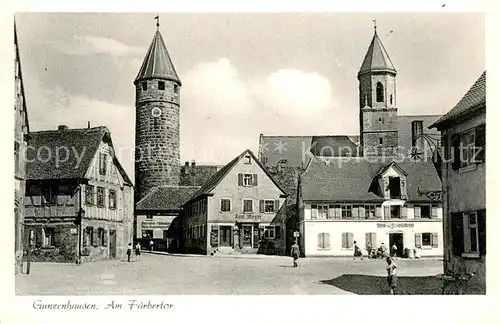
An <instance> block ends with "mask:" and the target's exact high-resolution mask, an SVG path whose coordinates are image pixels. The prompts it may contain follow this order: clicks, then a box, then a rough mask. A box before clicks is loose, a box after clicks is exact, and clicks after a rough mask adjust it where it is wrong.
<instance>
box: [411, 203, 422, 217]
mask: <svg viewBox="0 0 500 324" xmlns="http://www.w3.org/2000/svg"><path fill="white" fill-rule="evenodd" d="M413 210H414V213H415V218H421V215H422V214H421V210H420V206H418V205H415V207H414V208H413Z"/></svg>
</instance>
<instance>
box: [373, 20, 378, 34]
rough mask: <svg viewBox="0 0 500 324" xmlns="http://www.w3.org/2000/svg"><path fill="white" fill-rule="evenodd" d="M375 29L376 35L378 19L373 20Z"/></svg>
mask: <svg viewBox="0 0 500 324" xmlns="http://www.w3.org/2000/svg"><path fill="white" fill-rule="evenodd" d="M373 29H374V30H375V34H376V33H377V19H373Z"/></svg>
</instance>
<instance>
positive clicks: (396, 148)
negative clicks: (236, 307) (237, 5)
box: [0, 4, 493, 323]
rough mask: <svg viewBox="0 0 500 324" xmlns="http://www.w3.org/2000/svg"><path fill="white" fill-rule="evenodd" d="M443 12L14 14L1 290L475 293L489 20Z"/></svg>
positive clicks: (480, 279)
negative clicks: (8, 266)
mask: <svg viewBox="0 0 500 324" xmlns="http://www.w3.org/2000/svg"><path fill="white" fill-rule="evenodd" d="M447 5H448V4H442V6H441V9H442V10H441V12H440V10H436V12H433V13H423V12H399V13H389V12H385V13H383V12H374V13H357V12H351V13H341V12H288V13H287V12H281V13H280V12H266V13H264V12H262V13H259V12H239V13H227V12H219V13H198V12H179V13H172V12H169V13H165V12H164V13H161V12H159V13H154V12H153V13H150V12H148V13H144V12H137V13H97V12H96V13H90V12H89V13H77V12H73V13H70V12H66V13H64V12H60V13H48V12H47V13H44V12H29V13H28V12H18V13H16V14H15V15H12V20H11V24H12V26H14V39H13V42H14V44H13V45H14V48H15V51H14V52H13V54H14V55H15V57H14V58H13V59H14V62H15V75H14V78H13V79H12V81H13V82H14V85H15V104H14V108H15V119H14V128H15V129H14V131H15V134H14V157H15V164H14V166H15V168H14V174H13V175H14V179H15V197H14V210H15V212H14V216H15V218H14V219H15V223H14V225H15V226H14V227H15V235H14V236H13V240H14V241H15V255H13V256H12V258H13V259H15V270H14V271H13V272H15V274H14V278H15V279H13V280H15V295H16V296H17V297H16V298H24V299H23V300H24V301H25V303H26V305H25V307H27V308H29V309H30V311H40V312H44V311H59V312H62V311H63V310H64V311H65V312H67V311H72V310H74V311H79V312H81V311H86V312H89V311H92V310H104V309H106V310H115V309H116V310H121V311H141V310H148V311H150V310H154V311H161V312H168V311H174V309H175V307H176V303H175V299H169V298H168V296H197V297H200V295H201V296H207V298H208V296H213V295H218V296H226V297H227V296H235V295H239V296H250V295H252V296H255V295H261V296H263V295H265V296H272V295H281V296H283V297H286V296H289V295H322V296H325V295H326V296H332V298H334V297H333V296H336V295H341V296H342V295H343V296H347V295H377V296H379V295H485V294H486V293H487V292H488V291H489V288H488V285H487V283H486V272H487V271H486V245H487V244H486V242H487V240H486V236H487V235H486V232H487V231H486V151H487V148H486V134H487V130H486V84H487V82H486V60H485V56H486V54H485V39H486V36H485V35H486V29H485V15H484V12H472V11H470V12H452V13H450V12H445V10H446V8H445V7H446V6H447ZM488 80H489V79H488ZM488 82H489V81H488ZM488 132H489V128H488ZM488 151H489V152H491V148H490V149H489V150H488ZM491 156H492V157H493V155H491ZM488 157H490V154H488ZM490 163H491V162H490ZM490 250H491V245H490ZM490 253H491V252H490ZM4 261H6V263H9V262H8V260H4ZM12 263H14V262H12ZM71 296H73V297H71ZM105 296H117V297H116V299H113V298H111V299H110V298H107V297H106V298H107V299H106V298H104V297H105ZM127 296H135V297H133V298H132V297H127ZM148 296H157V297H158V296H161V297H162V298H150V297H148ZM265 296H263V297H265ZM35 297H36V298H35ZM55 297H57V298H55ZM70 297H71V298H70ZM82 298H84V299H82ZM211 298H215V297H211ZM276 298H278V297H276ZM310 298H314V297H313V296H311V297H310ZM393 298H396V300H398V299H397V297H393ZM257 300H258V298H257ZM284 307H285V308H286V307H287V306H286V305H285V306H284ZM402 307H404V306H402ZM290 311H292V310H290ZM285 312H288V311H285ZM125 315H126V313H125ZM227 320H229V319H227ZM256 320H257V318H256ZM0 322H2V319H1V318H0ZM264 322H267V321H264ZM2 323H3V322H2Z"/></svg>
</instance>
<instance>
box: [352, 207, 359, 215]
mask: <svg viewBox="0 0 500 324" xmlns="http://www.w3.org/2000/svg"><path fill="white" fill-rule="evenodd" d="M352 217H353V218H359V209H358V207H357V206H355V207H352Z"/></svg>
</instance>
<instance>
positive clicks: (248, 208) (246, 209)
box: [243, 199, 253, 213]
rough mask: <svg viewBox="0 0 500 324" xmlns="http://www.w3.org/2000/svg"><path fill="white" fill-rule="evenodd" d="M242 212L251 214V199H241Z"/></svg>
mask: <svg viewBox="0 0 500 324" xmlns="http://www.w3.org/2000/svg"><path fill="white" fill-rule="evenodd" d="M243 212H244V213H251V212H253V200H252V199H243Z"/></svg>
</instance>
